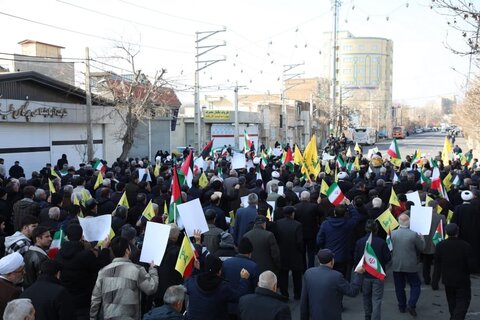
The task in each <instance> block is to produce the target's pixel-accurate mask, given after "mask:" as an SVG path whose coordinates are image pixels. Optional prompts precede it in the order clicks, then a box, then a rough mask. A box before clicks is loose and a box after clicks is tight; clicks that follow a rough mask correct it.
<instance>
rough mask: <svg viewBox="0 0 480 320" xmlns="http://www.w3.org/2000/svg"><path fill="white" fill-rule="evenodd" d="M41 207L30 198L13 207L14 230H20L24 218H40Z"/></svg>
mask: <svg viewBox="0 0 480 320" xmlns="http://www.w3.org/2000/svg"><path fill="white" fill-rule="evenodd" d="M39 214H40V206H39V205H38V203H36V202H35V201H33V200H32V199H30V198H23V199H22V200H20V201H17V202H16V203H15V204H14V205H13V228H14V230H20V228H21V227H22V219H23V217H25V216H27V215H30V216H34V217H37V218H38V215H39Z"/></svg>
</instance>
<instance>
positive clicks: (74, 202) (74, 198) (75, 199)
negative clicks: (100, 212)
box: [73, 196, 80, 207]
mask: <svg viewBox="0 0 480 320" xmlns="http://www.w3.org/2000/svg"><path fill="white" fill-rule="evenodd" d="M73 205H75V206H79V207H80V201H78V198H77V196H73Z"/></svg>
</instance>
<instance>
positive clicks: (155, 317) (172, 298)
mask: <svg viewBox="0 0 480 320" xmlns="http://www.w3.org/2000/svg"><path fill="white" fill-rule="evenodd" d="M186 292H187V289H186V288H185V287H184V286H182V285H176V286H171V287H168V288H167V290H166V291H165V294H164V296H163V303H164V304H163V306H161V307H158V308H154V309H152V310H150V311H149V312H148V313H147V314H145V316H144V317H143V320H182V319H185V318H184V316H183V314H182V310H183V303H184V301H185V294H186Z"/></svg>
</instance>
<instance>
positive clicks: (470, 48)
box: [431, 0, 480, 55]
mask: <svg viewBox="0 0 480 320" xmlns="http://www.w3.org/2000/svg"><path fill="white" fill-rule="evenodd" d="M474 2H475V1H471V0H470V1H468V0H432V5H431V8H432V9H436V11H437V12H438V13H440V14H442V15H444V16H446V17H447V24H448V25H449V26H450V27H451V28H452V29H453V30H455V31H456V32H458V34H459V36H461V37H462V38H464V40H465V44H466V47H465V48H454V47H451V46H450V45H449V44H448V43H447V44H446V46H447V47H448V48H449V49H450V50H451V51H452V52H454V53H456V54H460V55H477V54H478V53H479V49H480V48H479V44H478V40H479V32H480V8H478V3H477V6H475V3H474Z"/></svg>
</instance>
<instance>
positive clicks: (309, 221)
mask: <svg viewBox="0 0 480 320" xmlns="http://www.w3.org/2000/svg"><path fill="white" fill-rule="evenodd" d="M295 212H296V213H297V214H296V215H295V220H297V221H298V222H300V223H301V224H302V233H303V243H304V245H305V251H306V253H307V258H308V263H307V266H308V268H311V267H313V265H314V262H315V236H316V235H317V232H318V223H319V220H320V217H319V210H318V208H317V205H316V204H314V203H311V202H310V192H308V191H303V192H302V193H301V194H300V202H299V203H297V204H296V205H295Z"/></svg>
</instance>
